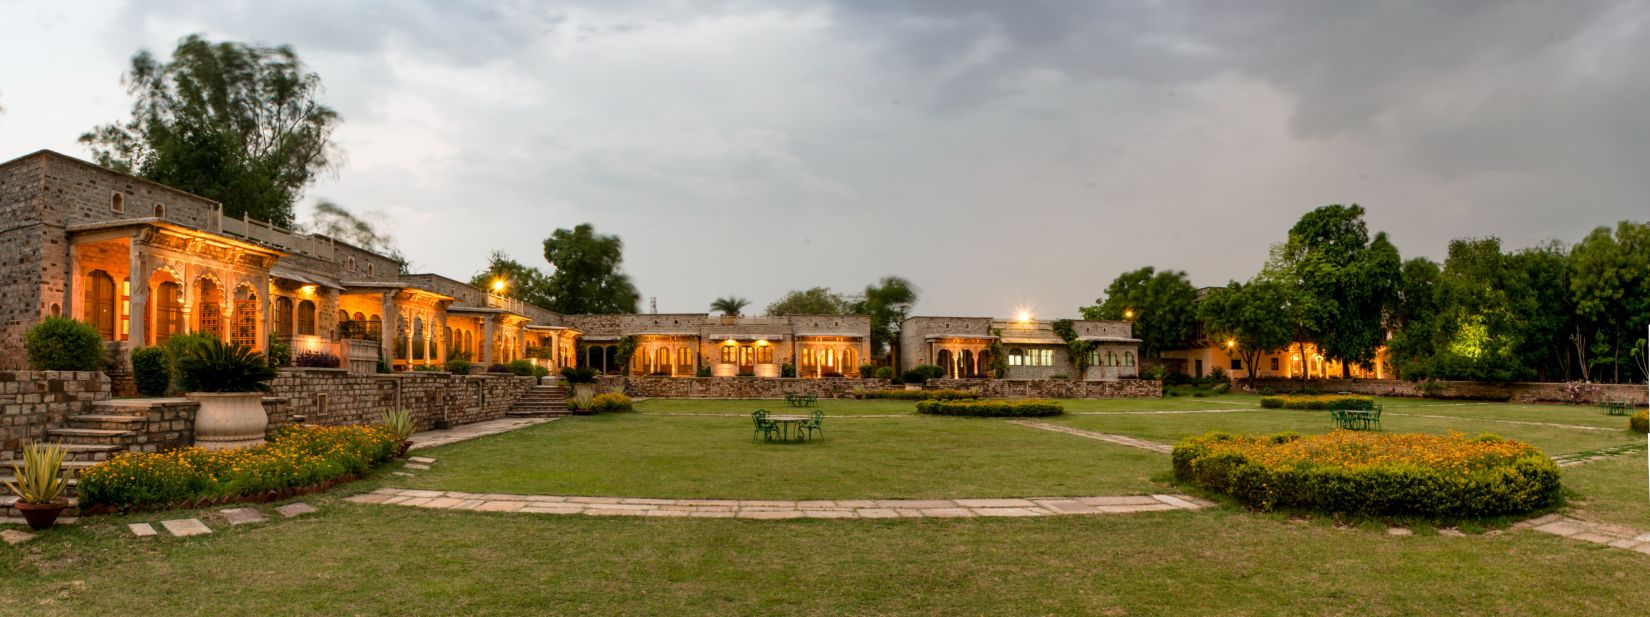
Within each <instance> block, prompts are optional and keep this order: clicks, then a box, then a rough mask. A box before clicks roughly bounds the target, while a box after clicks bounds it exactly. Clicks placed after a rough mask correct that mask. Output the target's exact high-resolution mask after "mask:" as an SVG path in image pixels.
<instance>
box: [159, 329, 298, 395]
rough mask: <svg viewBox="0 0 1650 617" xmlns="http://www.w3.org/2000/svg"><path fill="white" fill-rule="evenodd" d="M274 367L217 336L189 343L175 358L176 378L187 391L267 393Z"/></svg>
mask: <svg viewBox="0 0 1650 617" xmlns="http://www.w3.org/2000/svg"><path fill="white" fill-rule="evenodd" d="M274 378H275V369H273V368H271V367H270V366H269V362H268V361H267V360H265V359H264V355H263V354H261V353H258V352H256V351H253V350H252V348H250V347H247V346H245V345H237V344H232V343H225V342H223V341H220V340H218V339H212V340H210V341H206V342H203V343H201V344H198V345H191V346H189V347H188V349H187V351H186V352H185V353H184V355H183V357H181V358H178V381H179V383H180V384H181V385H182V386H183V389H184V391H187V392H268V391H269V384H268V383H265V382H267V381H269V380H271V379H274Z"/></svg>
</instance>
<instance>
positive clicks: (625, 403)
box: [590, 392, 636, 413]
mask: <svg viewBox="0 0 1650 617" xmlns="http://www.w3.org/2000/svg"><path fill="white" fill-rule="evenodd" d="M590 411H593V412H595V413H619V412H629V411H636V407H635V404H634V403H632V402H631V401H630V397H628V396H625V395H623V394H620V393H618V392H604V393H602V394H597V395H596V396H594V397H591V399H590Z"/></svg>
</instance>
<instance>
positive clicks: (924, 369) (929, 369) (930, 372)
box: [900, 364, 945, 385]
mask: <svg viewBox="0 0 1650 617" xmlns="http://www.w3.org/2000/svg"><path fill="white" fill-rule="evenodd" d="M944 376H945V369H943V368H940V367H938V366H934V365H932V364H920V365H917V366H916V367H915V368H913V369H911V370H909V371H906V372H905V373H904V374H902V375H900V379H902V380H904V381H905V383H914V384H917V385H922V384H924V383H928V380H930V379H939V378H941V377H944Z"/></svg>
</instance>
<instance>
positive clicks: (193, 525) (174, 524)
mask: <svg viewBox="0 0 1650 617" xmlns="http://www.w3.org/2000/svg"><path fill="white" fill-rule="evenodd" d="M160 526H161V527H165V528H166V531H167V532H169V533H171V534H172V535H174V536H177V537H180V538H182V537H185V536H199V535H204V534H209V533H212V528H210V527H207V526H206V523H202V522H201V520H200V519H198V518H180V519H173V520H170V521H161V522H160Z"/></svg>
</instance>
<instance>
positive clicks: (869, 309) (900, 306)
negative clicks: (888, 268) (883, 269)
mask: <svg viewBox="0 0 1650 617" xmlns="http://www.w3.org/2000/svg"><path fill="white" fill-rule="evenodd" d="M917 293H918V290H917V286H916V285H913V284H911V281H908V280H905V279H903V278H900V277H897V276H885V277H882V279H881V280H879V281H877V282H876V283H873V284H871V285H867V286H865V293H864V295H861V296H860V297H858V298H857V299H855V300H854V301H853V302H852V303H851V304H850V305H849V307H848V311H847V312H849V313H852V314H855V315H869V316H870V317H871V353H874V354H878V355H880V354H883V353H886V352H887V351H888V350H889V349H890V348H891V346H892V345H894V344H896V343H897V342H898V341H899V332H900V325H901V324H903V323H904V322H905V318H907V317H910V316H911V307H912V305H915V304H916V303H917Z"/></svg>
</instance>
